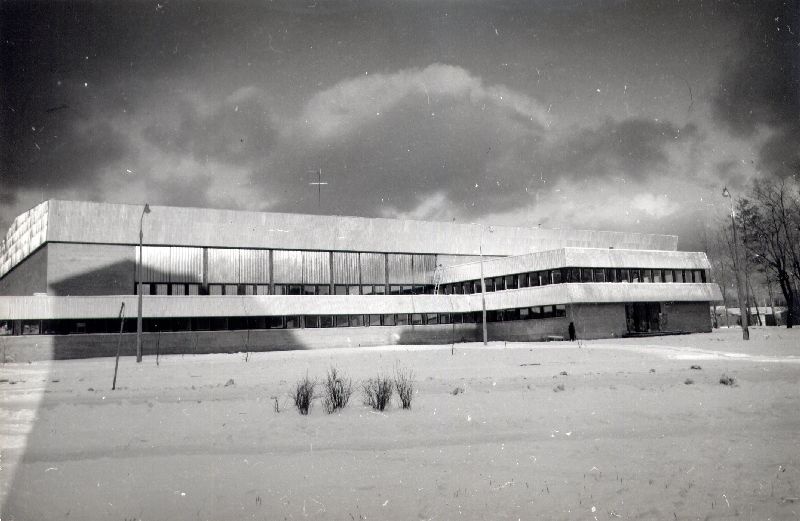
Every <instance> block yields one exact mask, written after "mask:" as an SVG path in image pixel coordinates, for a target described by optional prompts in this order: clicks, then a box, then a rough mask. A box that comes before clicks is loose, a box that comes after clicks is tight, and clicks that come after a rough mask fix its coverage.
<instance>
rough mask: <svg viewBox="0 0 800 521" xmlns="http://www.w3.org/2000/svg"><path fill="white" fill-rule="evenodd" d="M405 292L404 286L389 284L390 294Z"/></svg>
mask: <svg viewBox="0 0 800 521" xmlns="http://www.w3.org/2000/svg"><path fill="white" fill-rule="evenodd" d="M402 293H403V288H402V286H389V294H391V295H401V294H402Z"/></svg>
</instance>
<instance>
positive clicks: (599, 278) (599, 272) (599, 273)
mask: <svg viewBox="0 0 800 521" xmlns="http://www.w3.org/2000/svg"><path fill="white" fill-rule="evenodd" d="M594 281H595V282H605V281H606V270H604V269H603V268H595V269H594Z"/></svg>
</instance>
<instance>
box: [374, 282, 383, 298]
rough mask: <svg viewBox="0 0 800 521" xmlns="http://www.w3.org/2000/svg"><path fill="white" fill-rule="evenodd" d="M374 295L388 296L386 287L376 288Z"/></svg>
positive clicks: (381, 285)
mask: <svg viewBox="0 0 800 521" xmlns="http://www.w3.org/2000/svg"><path fill="white" fill-rule="evenodd" d="M373 293H374V294H375V295H385V294H386V286H384V285H383V284H380V285H378V286H375V289H374V290H373Z"/></svg>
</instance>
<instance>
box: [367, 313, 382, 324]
mask: <svg viewBox="0 0 800 521" xmlns="http://www.w3.org/2000/svg"><path fill="white" fill-rule="evenodd" d="M369 325H370V326H380V325H381V316H380V315H369Z"/></svg>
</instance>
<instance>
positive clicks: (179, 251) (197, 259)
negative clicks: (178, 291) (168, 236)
mask: <svg viewBox="0 0 800 521" xmlns="http://www.w3.org/2000/svg"><path fill="white" fill-rule="evenodd" d="M169 266H170V268H169V281H170V282H203V249H202V248H182V247H178V246H172V247H170V252H169Z"/></svg>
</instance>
